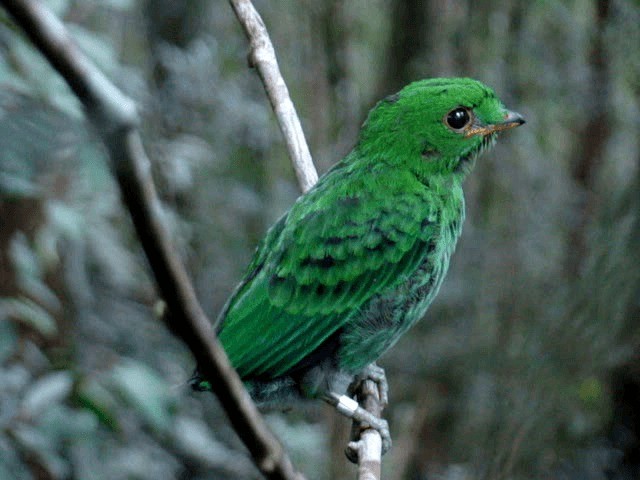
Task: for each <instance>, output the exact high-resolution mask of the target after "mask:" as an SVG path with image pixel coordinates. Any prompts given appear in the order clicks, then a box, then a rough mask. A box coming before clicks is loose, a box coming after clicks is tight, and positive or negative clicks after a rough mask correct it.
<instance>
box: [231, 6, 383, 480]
mask: <svg viewBox="0 0 640 480" xmlns="http://www.w3.org/2000/svg"><path fill="white" fill-rule="evenodd" d="M229 2H230V3H231V6H232V7H233V10H234V12H235V13H236V16H237V17H238V20H239V22H240V23H241V24H242V27H243V28H244V31H245V33H246V35H247V38H248V39H249V47H250V51H249V61H250V64H251V65H252V66H254V67H256V68H257V70H258V74H259V75H260V79H261V80H262V83H263V85H264V88H265V90H266V92H267V96H268V97H269V101H270V102H271V106H272V108H273V110H274V112H275V114H276V117H277V119H278V124H279V125H280V130H281V131H282V134H283V135H284V138H285V142H286V144H287V149H288V151H289V157H290V158H291V162H292V163H293V167H294V169H295V171H296V175H297V177H298V183H299V184H300V188H301V189H302V191H303V192H306V191H308V190H309V189H310V188H311V187H312V186H313V185H314V184H315V183H316V182H317V180H318V174H317V172H316V169H315V167H314V166H313V161H312V159H311V154H310V152H309V147H308V146H307V141H306V139H305V137H304V133H303V131H302V127H301V125H300V120H299V119H298V115H297V113H296V110H295V107H294V105H293V102H292V101H291V98H290V96H289V91H288V89H287V85H286V84H285V82H284V79H283V78H282V75H281V73H280V68H279V67H278V60H277V59H276V54H275V50H274V48H273V45H272V43H271V40H270V39H269V33H268V32H267V29H266V27H265V25H264V22H263V21H262V18H261V17H260V14H259V13H258V12H257V11H256V9H255V8H254V6H253V4H252V3H251V0H229ZM358 399H359V400H360V402H361V405H362V406H363V408H364V409H365V410H367V411H369V412H370V413H373V414H374V415H375V416H377V417H380V415H381V414H382V406H381V402H380V398H379V394H378V389H377V387H376V384H375V383H374V382H373V381H371V380H367V381H365V382H362V384H361V388H360V391H359V392H358ZM359 434H360V439H359V440H358V441H357V442H352V444H351V445H352V446H353V448H354V449H355V450H356V451H357V452H358V479H359V480H377V479H379V478H380V469H381V464H382V441H381V438H380V434H379V433H378V431H376V430H374V429H371V428H369V429H364V430H361V431H360V432H359Z"/></svg>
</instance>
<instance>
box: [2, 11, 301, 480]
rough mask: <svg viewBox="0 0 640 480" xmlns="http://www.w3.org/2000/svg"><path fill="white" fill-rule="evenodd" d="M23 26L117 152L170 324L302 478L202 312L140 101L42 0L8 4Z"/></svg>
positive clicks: (234, 418)
mask: <svg viewBox="0 0 640 480" xmlns="http://www.w3.org/2000/svg"><path fill="white" fill-rule="evenodd" d="M1 1H2V4H3V5H4V7H5V8H6V9H7V11H8V12H9V13H10V14H11V15H12V16H13V18H14V19H15V21H16V23H17V24H18V25H20V26H21V27H22V29H23V30H24V32H25V33H26V34H27V35H28V36H29V38H30V39H31V41H32V42H33V43H34V44H35V45H36V46H37V47H38V49H39V50H40V51H41V52H42V53H43V54H44V56H45V57H46V58H47V60H48V61H49V62H50V63H51V64H52V65H53V66H54V68H55V69H56V70H57V71H58V72H59V73H60V74H61V75H62V76H63V77H64V79H65V80H66V82H67V83H68V84H69V86H70V87H71V88H72V90H73V91H74V92H75V94H76V95H77V97H78V98H79V100H80V101H81V102H82V104H83V105H84V107H85V110H86V112H87V115H88V117H89V119H90V121H91V122H92V123H93V125H94V126H95V127H96V129H97V131H98V132H99V133H100V134H101V135H102V139H103V141H104V143H105V145H106V147H107V149H108V151H109V155H110V159H111V168H112V169H113V171H114V174H115V176H116V177H117V180H118V184H119V186H120V190H121V194H122V199H123V202H124V203H125V204H126V206H127V208H128V209H129V212H130V214H131V218H132V220H133V223H134V225H135V228H136V231H137V233H138V236H139V238H140V242H141V243H142V246H143V248H144V251H145V253H146V255H147V259H148V261H149V264H150V266H151V268H152V270H153V273H154V275H155V278H156V282H157V284H158V287H159V289H160V293H161V295H162V297H163V299H164V300H165V302H166V303H167V306H168V310H169V312H170V315H167V316H165V319H166V323H167V326H168V327H169V328H170V329H171V330H172V331H173V332H174V333H175V334H176V335H177V336H179V337H180V338H182V340H183V341H184V342H185V343H186V344H187V346H188V347H189V349H190V350H191V351H192V353H193V355H194V357H195V358H196V360H197V361H198V364H199V368H200V370H201V371H202V373H203V374H204V375H205V376H206V377H207V378H208V379H209V380H210V381H211V384H212V386H213V388H214V391H215V393H216V395H217V396H218V398H219V400H220V403H221V404H222V407H223V408H224V410H225V411H226V413H227V416H228V417H229V420H230V421H231V423H232V424H233V427H234V429H235V430H236V432H237V434H238V436H239V437H240V438H241V439H242V441H243V442H244V443H245V445H246V446H247V448H248V449H249V451H250V453H251V455H252V457H253V459H254V462H255V464H256V465H257V467H258V468H259V469H260V471H261V472H262V473H263V474H264V475H265V476H266V477H267V478H270V479H301V478H302V475H301V474H299V473H298V472H296V471H295V469H294V468H293V466H292V464H291V461H290V460H289V458H288V456H287V455H286V453H285V452H284V450H283V448H282V446H281V445H280V443H279V442H278V440H277V439H276V438H275V437H274V436H273V434H272V433H271V432H270V431H269V429H268V428H267V426H266V424H265V423H264V420H263V419H262V416H261V415H260V413H259V412H258V410H257V409H256V407H255V405H254V404H253V402H252V401H251V399H250V397H249V395H248V393H247V392H246V390H245V388H244V386H243V384H242V382H241V380H240V378H239V377H238V375H237V373H236V372H235V370H234V369H233V368H232V367H231V364H230V363H229V359H228V358H227V356H226V354H225V352H224V350H223V349H222V347H221V345H220V343H219V342H218V340H217V338H216V337H215V335H214V333H213V330H212V328H211V324H210V322H209V320H208V319H207V317H206V315H205V314H204V312H203V311H202V308H201V307H200V304H199V303H198V300H197V298H196V295H195V292H194V289H193V286H192V284H191V282H190V280H189V277H188V275H187V273H186V270H185V268H184V266H183V264H182V263H181V261H180V260H179V258H178V257H177V256H176V254H175V253H174V252H175V251H174V249H173V246H172V245H171V242H170V240H169V236H168V235H167V232H166V230H165V228H164V225H163V223H162V220H161V215H160V211H161V205H160V201H159V199H158V196H157V194H156V191H155V187H154V184H153V181H152V179H151V174H150V163H149V159H148V158H147V156H146V153H145V151H144V148H143V146H142V141H141V139H140V135H139V133H138V130H137V114H136V109H135V104H134V102H133V101H132V100H131V99H129V98H128V97H126V96H125V95H124V94H122V92H120V91H119V90H118V89H117V87H115V86H114V85H113V84H112V83H111V82H109V80H108V79H107V78H106V77H105V76H104V75H103V74H102V73H101V72H100V71H99V70H98V68H97V67H96V66H95V65H93V64H92V63H91V62H90V61H89V59H88V58H87V57H86V56H85V55H84V54H83V53H82V52H81V51H80V50H79V48H78V47H77V46H76V45H75V43H74V42H73V40H72V39H71V37H70V36H69V34H68V33H67V30H66V28H65V27H64V25H63V24H62V23H61V22H60V21H59V20H58V19H57V18H56V17H55V15H54V14H53V13H52V12H51V11H49V10H48V9H47V8H45V7H44V6H43V5H41V4H40V3H39V2H37V1H35V0H1Z"/></svg>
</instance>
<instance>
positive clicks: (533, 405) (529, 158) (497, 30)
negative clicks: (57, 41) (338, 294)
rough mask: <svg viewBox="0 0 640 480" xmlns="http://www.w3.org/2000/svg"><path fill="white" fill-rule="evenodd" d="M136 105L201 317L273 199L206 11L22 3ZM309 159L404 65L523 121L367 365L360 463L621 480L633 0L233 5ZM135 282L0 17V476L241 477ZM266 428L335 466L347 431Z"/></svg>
mask: <svg viewBox="0 0 640 480" xmlns="http://www.w3.org/2000/svg"><path fill="white" fill-rule="evenodd" d="M45 3H47V4H48V5H49V6H50V7H51V8H52V9H54V11H55V12H56V13H57V14H58V15H59V16H60V17H61V18H63V19H64V21H65V22H66V24H67V26H68V27H69V29H70V30H71V32H72V33H73V35H74V37H75V39H76V40H77V42H78V43H79V44H80V45H81V47H82V48H83V49H84V51H85V52H86V53H87V54H88V55H89V56H90V57H91V58H92V59H93V60H94V61H95V62H96V63H97V65H99V66H100V67H101V68H102V69H103V70H104V72H105V73H106V74H107V75H108V76H109V77H110V78H111V79H112V80H113V81H114V82H115V83H116V84H117V85H118V86H119V87H120V88H122V89H123V90H124V91H125V92H126V93H127V94H129V95H130V96H132V97H133V98H134V99H136V100H137V102H138V103H139V107H140V111H141V114H142V118H143V122H142V129H143V136H144V139H145V146H146V148H147V150H148V152H149V154H150V156H151V158H152V160H153V169H154V175H155V178H156V181H157V184H158V186H159V189H160V192H161V195H162V198H163V201H164V206H165V213H166V219H165V220H166V222H167V224H168V225H169V227H170V229H171V232H172V234H173V236H174V239H175V243H176V245H177V247H178V249H179V251H180V254H181V255H182V257H183V258H184V259H185V261H186V262H187V264H188V267H189V270H190V272H191V274H192V276H193V280H194V282H195V285H196V288H197V290H198V294H199V296H200V300H201V301H202V303H203V305H204V307H205V310H206V311H207V312H208V313H209V315H210V316H211V317H212V318H215V317H216V315H217V312H218V311H219V309H220V308H221V306H222V305H223V303H224V301H225V299H226V298H227V296H228V295H229V293H230V292H231V290H232V289H233V287H234V285H235V283H236V282H237V281H238V280H239V279H240V277H241V275H242V273H243V271H244V269H245V267H246V265H247V263H248V261H249V259H250V257H251V254H252V251H253V249H254V247H255V245H256V243H257V242H258V240H259V239H260V238H261V236H262V235H263V234H264V232H265V230H266V229H267V228H268V226H269V225H270V224H271V223H272V222H273V221H274V220H275V219H277V218H278V217H279V216H280V215H281V214H282V213H283V212H284V211H285V210H286V209H287V208H288V206H289V205H291V203H292V202H293V201H294V199H295V198H296V197H297V195H298V194H299V190H298V187H297V184H296V181H295V177H294V175H293V172H292V169H291V166H290V163H289V160H288V158H287V155H286V152H285V149H284V148H283V142H282V139H281V135H280V132H279V130H278V127H277V125H276V123H275V120H274V116H273V114H272V112H271V109H270V107H269V102H268V101H267V99H266V96H265V94H264V91H263V87H262V85H261V84H260V82H259V80H258V77H257V75H256V74H255V72H253V71H252V70H250V69H249V68H248V65H247V42H246V39H245V37H244V34H243V32H242V30H241V28H240V27H239V25H238V23H237V21H236V19H235V17H234V16H233V13H232V10H231V8H230V6H229V4H228V3H227V2H223V1H211V0H190V1H184V2H175V1H171V0H147V1H143V0H100V1H98V0H82V1H79V0H55V1H54V0H48V1H46V2H45ZM255 5H256V7H257V8H258V10H259V11H260V13H261V14H262V15H263V18H264V20H265V23H266V25H267V27H268V29H269V31H270V34H271V36H272V40H273V42H274V45H275V48H276V51H277V55H278V58H279V62H280V67H281V70H282V72H283V75H284V77H285V79H286V81H287V83H288V85H289V89H290V91H291V94H292V97H293V100H294V102H295V104H296V107H297V109H298V113H299V114H300V116H301V120H302V123H303V126H304V130H305V133H306V135H307V138H308V140H309V142H310V146H311V150H312V153H313V156H314V159H315V161H316V164H317V167H318V169H319V171H320V172H324V171H326V170H327V169H328V168H329V167H330V166H331V165H332V164H333V163H334V162H335V161H337V160H338V159H339V158H341V156H343V155H344V154H345V153H346V152H347V151H348V150H349V149H350V147H351V146H352V145H353V143H354V141H355V139H356V134H357V131H358V129H359V126H360V124H361V123H362V121H363V120H364V118H365V115H366V112H367V111H368V109H369V108H371V107H372V106H373V105H374V103H375V102H376V101H377V100H378V99H379V98H381V97H383V96H385V95H388V94H391V93H393V92H395V91H397V90H398V89H399V88H400V87H401V86H403V85H404V84H406V83H408V82H409V81H412V80H417V79H420V78H424V77H432V76H471V77H474V78H477V79H479V80H481V81H483V82H485V83H487V84H489V85H490V86H492V87H493V88H494V89H495V90H496V92H497V93H498V95H499V96H500V98H502V99H503V100H504V102H505V104H506V105H507V106H508V107H509V108H511V109H513V110H516V111H518V112H520V113H522V114H523V115H524V116H525V118H526V119H527V124H526V125H525V126H524V127H523V128H519V129H517V130H516V131H513V132H510V134H508V135H504V136H503V137H502V138H501V140H500V142H499V143H498V145H497V147H496V148H495V149H494V150H493V151H492V152H491V153H490V154H488V155H485V156H484V157H482V158H481V159H480V160H479V161H478V163H477V166H476V169H475V172H474V173H473V175H472V176H471V177H470V178H469V179H468V181H467V183H466V197H467V205H468V211H467V221H466V224H465V227H464V232H463V236H462V239H461V242H460V244H459V246H458V250H457V252H456V254H455V255H454V258H453V262H452V266H451V271H450V273H449V276H448V278H447V280H446V281H445V283H444V285H443V287H442V289H441V293H440V295H439V297H438V298H437V299H436V301H435V303H434V304H433V306H432V307H431V309H430V311H429V312H428V314H427V316H426V318H425V319H424V320H423V321H422V322H420V323H419V324H418V325H417V326H416V327H415V328H414V329H413V330H412V331H411V332H410V333H409V334H407V335H406V336H405V337H404V338H403V339H402V340H401V341H400V342H399V343H398V344H397V345H396V347H395V348H394V349H393V350H392V351H390V352H389V353H388V354H386V355H385V356H384V357H383V359H382V361H381V362H380V363H381V365H382V366H384V367H385V368H386V371H387V376H388V378H389V381H390V386H391V405H390V406H389V408H388V409H387V411H386V416H387V418H388V419H389V421H390V424H391V430H392V435H393V437H394V448H393V449H392V451H391V452H390V453H388V454H387V455H386V456H385V457H384V460H383V466H384V478H387V479H398V480H400V479H416V480H418V479H425V480H426V479H429V480H433V479H438V480H471V479H505V480H506V479H514V480H515V479H537V478H545V479H563V480H570V479H571V480H572V479H588V480H589V479H593V480H596V479H598V480H599V479H603V480H604V479H609V480H611V479H615V480H622V479H635V478H640V349H639V347H640V3H639V2H638V1H637V0H633V1H629V0H628V1H625V0H611V1H607V0H566V1H552V0H547V1H545V0H537V1H520V2H510V1H499V0H488V1H484V2H467V1H463V0H427V1H415V0H352V1H349V2H343V1H340V0H325V1H317V0H300V1H297V2H294V1H290V0H289V1H286V0H272V1H266V0H256V1H255ZM156 300H157V294H156V291H155V289H154V283H153V280H152V278H151V277H150V273H149V269H148V267H147V264H146V260H145V259H144V257H143V255H142V253H141V249H140V247H139V245H138V242H137V240H136V238H135V235H134V232H133V229H132V226H131V223H130V220H129V218H128V216H127V214H126V212H125V211H124V210H123V208H122V206H121V205H120V202H119V197H118V192H117V191H116V188H115V184H114V181H113V179H112V178H111V177H110V175H109V171H108V168H107V164H106V155H105V152H104V150H103V148H102V147H101V145H100V144H99V142H98V140H97V136H96V135H95V133H93V132H92V131H91V130H90V129H89V128H88V125H87V124H86V122H85V121H84V119H83V116H82V112H81V108H80V106H79V103H78V101H77V100H76V99H75V98H74V97H73V95H72V94H70V92H69V90H68V89H67V87H66V85H65V84H64V82H63V81H62V80H61V78H60V77H59V76H58V75H57V74H56V73H54V71H53V70H52V68H51V67H50V66H49V65H48V64H47V63H46V62H45V61H44V59H43V57H42V56H41V55H40V54H39V53H37V52H36V51H35V50H34V49H33V48H32V47H31V46H30V44H29V43H28V41H26V40H25V38H24V36H23V34H22V33H21V32H20V31H19V29H17V28H16V27H15V26H14V25H13V24H12V23H11V21H10V20H9V19H8V17H7V15H6V13H5V12H4V11H3V10H1V9H0V479H14V478H16V479H46V480H49V479H51V480H58V479H140V480H144V479H154V480H162V479H187V478H195V479H232V478H234V479H235V478H249V479H251V478H259V475H258V474H257V472H256V470H255V468H254V467H253V466H252V464H251V462H250V460H249V459H248V457H247V455H246V454H245V451H244V449H243V447H242V445H241V444H240V442H239V441H238V439H237V437H236V436H235V434H234V433H233V431H232V430H231V428H230V426H229V422H228V421H227V419H226V418H225V416H224V414H223V413H222V412H221V409H220V408H219V406H218V405H217V403H216V399H215V397H214V396H213V395H209V394H196V393H193V392H191V391H190V389H189V388H188V386H187V383H186V382H187V380H188V378H189V377H190V375H191V372H192V369H193V366H194V364H193V360H192V357H191V356H190V353H189V352H188V351H187V350H186V349H185V347H184V346H183V345H182V344H181V343H180V342H179V341H177V340H176V339H175V338H173V337H172V336H171V335H170V334H169V332H168V331H167V330H166V328H165V327H164V325H163V324H162V323H161V322H160V321H158V320H157V319H156V318H155V316H154V304H155V303H156ZM268 418H269V423H270V425H271V426H272V428H273V430H274V431H275V432H277V434H278V435H279V436H280V437H281V438H282V440H283V442H284V443H285V444H286V445H287V446H288V448H289V450H290V453H291V455H292V457H293V460H294V462H295V463H296V465H297V466H298V467H299V468H300V469H301V470H303V471H304V472H305V473H306V474H307V475H308V476H309V478H312V479H329V478H331V479H350V478H354V477H355V468H354V467H353V466H351V465H350V464H348V462H347V461H346V459H345V457H344V454H343V449H344V447H345V445H346V441H347V438H348V431H349V427H350V425H349V422H348V421H347V420H345V419H343V418H341V417H339V416H338V415H337V414H335V412H333V411H332V410H331V409H330V408H328V407H325V406H324V405H318V404H310V405H307V406H305V407H304V408H302V409H300V410H296V411H292V412H289V413H286V414H270V415H269V416H268Z"/></svg>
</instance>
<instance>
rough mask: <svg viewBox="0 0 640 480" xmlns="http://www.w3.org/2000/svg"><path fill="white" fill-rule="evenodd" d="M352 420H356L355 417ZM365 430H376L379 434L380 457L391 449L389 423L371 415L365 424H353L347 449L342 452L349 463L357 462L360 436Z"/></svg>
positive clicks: (360, 442) (360, 441) (360, 443)
mask: <svg viewBox="0 0 640 480" xmlns="http://www.w3.org/2000/svg"><path fill="white" fill-rule="evenodd" d="M365 411H366V410H365ZM367 413H369V412H367ZM373 419H375V421H373V422H372V420H373ZM354 420H356V418H355V417H354ZM367 429H373V430H376V431H377V432H378V433H379V434H380V440H381V446H382V451H381V453H382V455H384V454H385V453H387V452H388V451H389V450H390V449H391V444H392V441H391V432H390V431H389V423H388V422H387V421H386V420H385V419H384V418H379V417H375V416H373V415H371V418H369V420H367V422H366V423H364V422H363V423H360V424H359V425H356V424H354V425H353V428H352V429H351V441H350V442H349V444H348V445H347V448H345V450H344V453H345V455H346V456H347V459H349V461H350V462H351V463H356V464H357V463H358V461H359V457H360V448H361V446H362V440H361V436H362V433H363V432H364V430H367Z"/></svg>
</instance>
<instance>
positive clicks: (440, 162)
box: [360, 78, 524, 173]
mask: <svg viewBox="0 0 640 480" xmlns="http://www.w3.org/2000/svg"><path fill="white" fill-rule="evenodd" d="M523 123H524V119H523V118H522V117H521V116H520V115H519V114H517V113H514V112H511V111H509V110H507V109H506V108H505V106H504V105H503V104H502V102H501V101H500V99H498V97H496V94H495V93H494V91H493V90H492V89H490V88H489V87H487V86H486V85H484V84H482V83H480V82H478V81H476V80H473V79H470V78H434V79H428V80H421V81H418V82H414V83H411V84H409V85H407V86H406V87H405V88H403V89H402V90H401V91H400V92H398V93H397V94H395V95H391V96H390V97H387V98H385V99H384V100H382V101H380V102H379V103H378V104H377V105H376V107H375V108H374V109H373V110H371V112H370V113H369V116H368V118H367V121H366V122H365V124H364V125H363V128H362V131H361V134H360V146H362V147H365V148H366V147H368V146H370V147H371V148H372V149H373V150H374V151H380V152H386V154H387V155H389V154H390V152H393V154H395V155H397V157H398V159H399V160H398V161H403V162H406V159H413V160H412V161H416V162H418V163H420V164H422V165H421V166H422V167H425V168H428V169H430V170H431V171H435V172H437V171H440V172H443V173H444V172H456V171H460V172H466V171H468V170H469V169H470V168H471V166H472V165H473V162H474V161H475V158H476V157H477V156H478V154H480V153H481V152H482V151H483V150H484V149H485V148H487V147H489V146H491V145H492V144H493V142H494V141H495V138H496V136H497V133H498V132H500V131H502V130H507V129H510V128H513V127H517V126H519V125H522V124H523ZM418 157H420V160H417V159H418Z"/></svg>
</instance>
